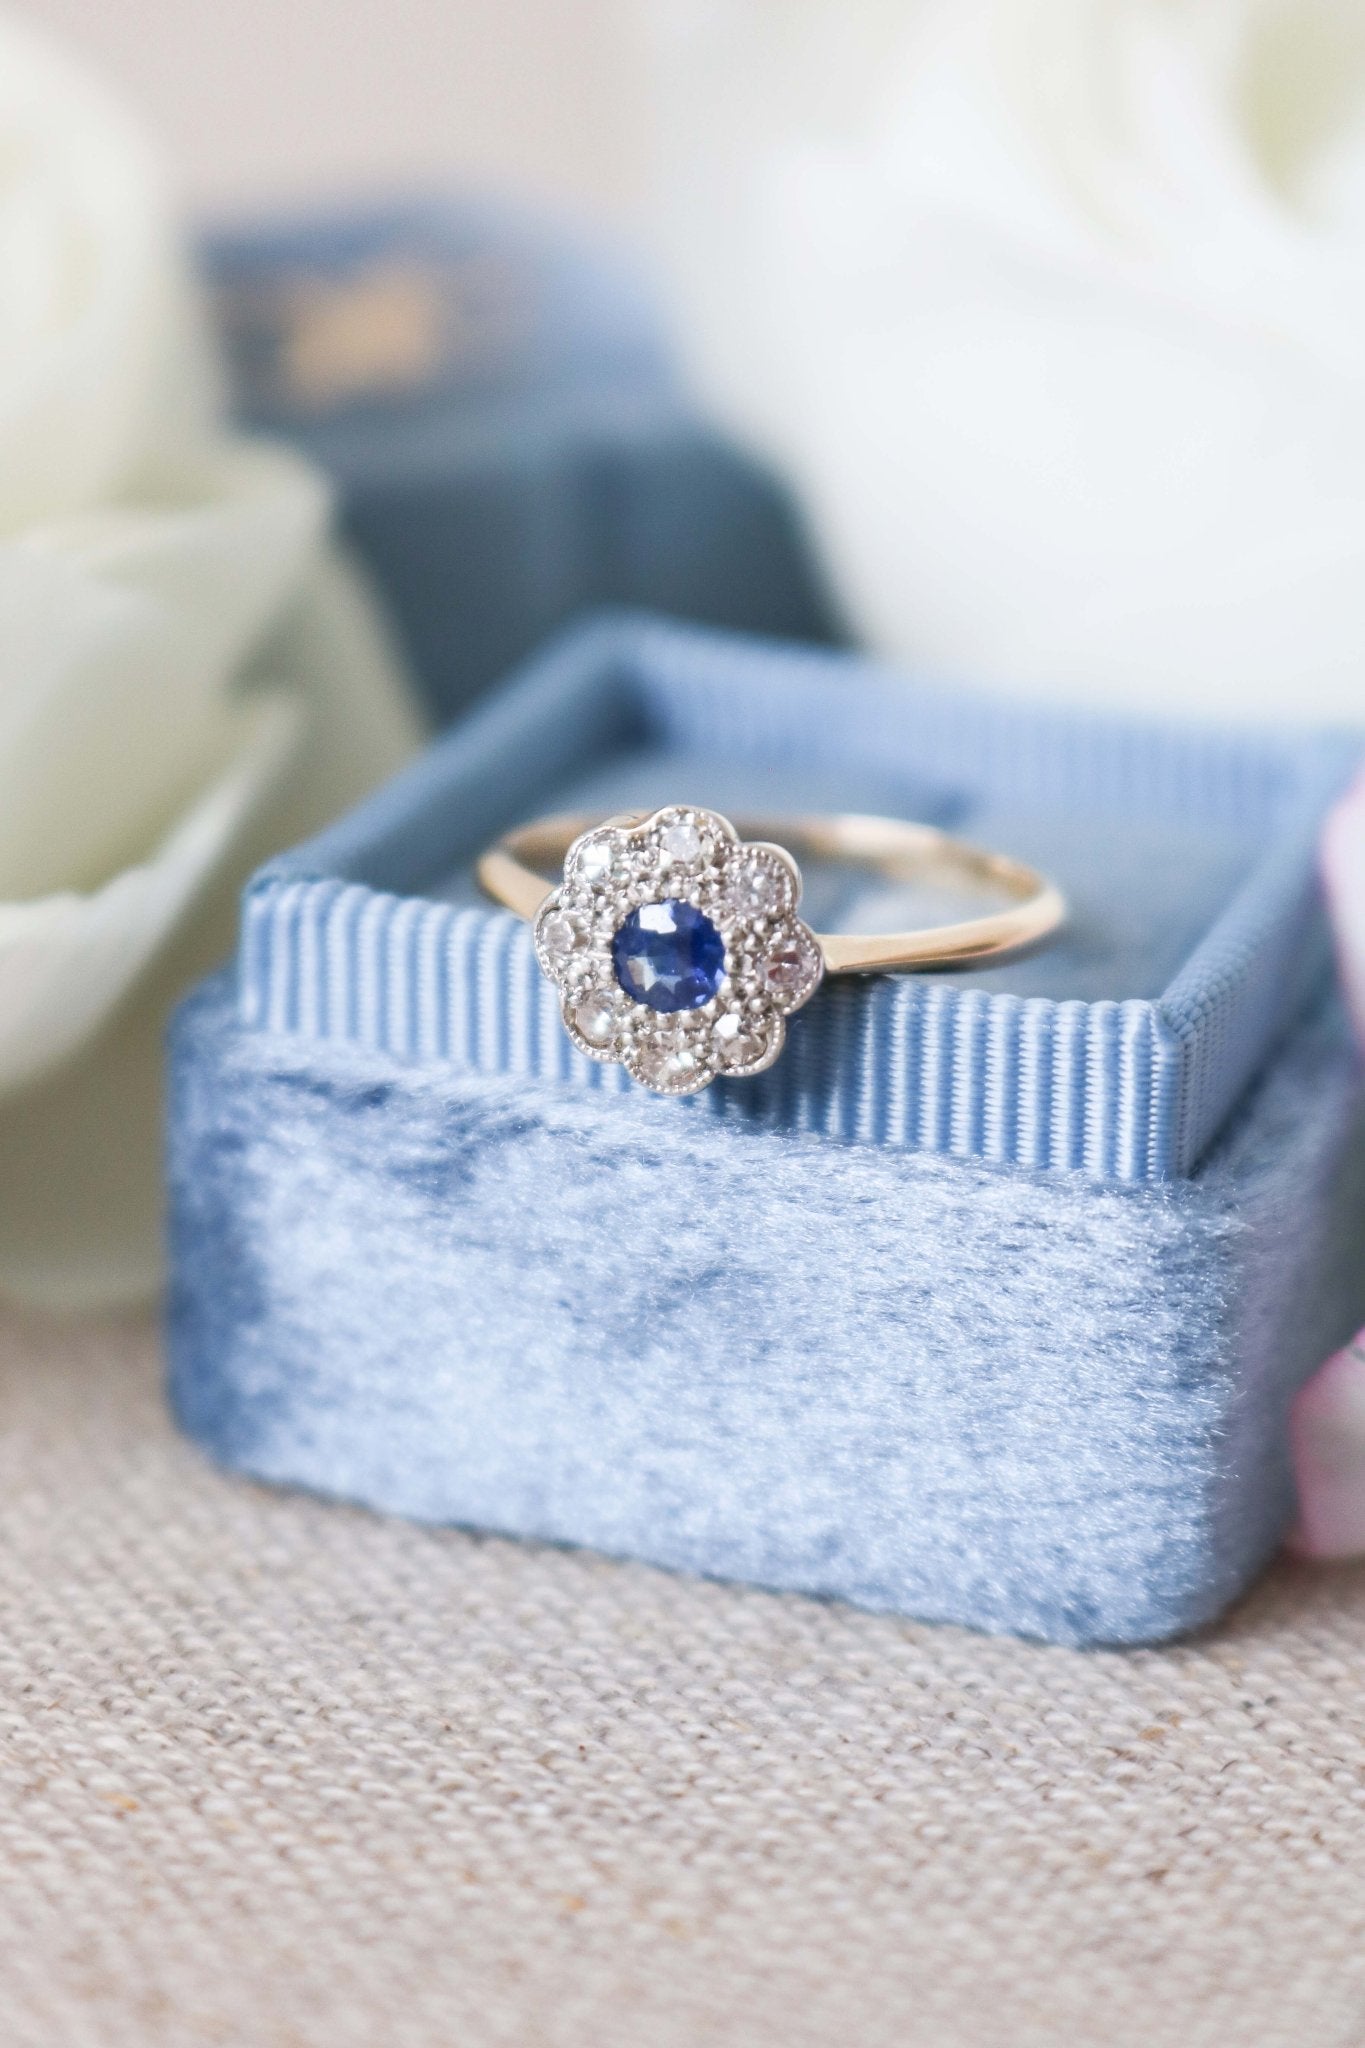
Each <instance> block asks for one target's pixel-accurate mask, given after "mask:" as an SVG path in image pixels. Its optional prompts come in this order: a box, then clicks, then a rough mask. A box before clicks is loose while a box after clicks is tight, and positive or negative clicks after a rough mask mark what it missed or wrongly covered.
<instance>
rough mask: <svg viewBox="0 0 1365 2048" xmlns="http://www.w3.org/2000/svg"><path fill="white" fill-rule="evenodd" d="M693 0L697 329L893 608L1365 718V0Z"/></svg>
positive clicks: (1061, 685) (898, 622)
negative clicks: (731, 80)
mask: <svg viewBox="0 0 1365 2048" xmlns="http://www.w3.org/2000/svg"><path fill="white" fill-rule="evenodd" d="M658 7H659V9H661V10H662V11H663V12H664V13H665V14H666V15H667V16H669V17H671V18H673V19H674V20H675V23H676V20H677V19H678V18H679V17H681V18H682V19H683V20H685V21H686V22H687V23H689V24H690V30H691V33H690V35H689V36H688V37H685V38H684V39H683V47H682V58H683V59H685V61H682V60H680V59H679V56H678V48H679V46H678V44H677V42H676V41H675V42H674V43H673V44H671V45H670V48H669V55H670V59H671V61H668V62H665V63H662V64H661V65H660V66H659V76H660V80H661V86H660V91H661V95H662V97H663V99H664V100H665V102H666V103H667V105H668V107H669V109H670V132H671V136H672V158H673V172H672V177H671V179H670V181H669V182H668V187H667V191H666V194H665V199H664V202H663V205H662V208H661V213H660V241H661V243H662V244H663V245H664V246H665V248H666V250H667V252H668V253H669V256H670V261H671V267H672V273H673V276H674V280H675V287H676V292H675V296H676V299H677V303H678V307H679V311H680V314H681V317H682V320H683V324H684V326H685V329H686V331H687V334H688V336H689V345H690V352H691V356H692V360H693V362H694V365H695V366H696V369H697V373H698V375H699V378H700V379H701V381H702V382H703V384H704V385H705V387H706V389H707V390H708V391H709V392H710V393H711V394H712V397H713V399H714V401H715V402H716V403H717V405H718V406H719V407H720V408H721V409H722V410H723V411H724V412H725V413H726V414H727V416H728V417H729V418H730V420H731V421H732V423H733V424H735V425H736V426H737V427H738V429H739V430H740V431H741V432H742V433H743V434H744V435H745V436H746V437H747V438H749V439H751V440H753V441H756V442H757V443H759V444H760V445H761V446H763V447H764V448H765V449H766V450H767V451H768V452H769V453H770V454H771V455H772V456H773V457H775V459H776V460H777V461H778V462H779V463H780V464H781V465H782V466H783V467H784V468H785V469H786V471H787V472H788V474H789V475H790V476H791V478H792V479H793V481H794V482H795V483H796V485H797V486H798V488H799V490H800V492H801V495H802V497H803V500H804V503H805V505H806V507H807V509H808V512H809V515H810V518H811V521H812V525H813V527H814V530H815V532H816V534H817V537H818V539H819V540H820V542H821V544H822V546H823V549H824V552H825V555H826V558H827V560H828V562H829V564H830V566H831V569H832V571H833V575H834V581H835V584H836V587H837V589H838V591H839V592H840V593H841V595H842V597H843V599H844V602H845V605H846V608H847V610H848V613H849V615H850V617H851V619H852V621H853V623H854V624H855V626H856V627H857V628H858V629H859V631H860V632H861V634H862V635H863V637H864V638H865V639H866V640H867V641H868V642H870V643H871V644H873V645H874V646H876V647H877V648H879V649H880V650H882V651H884V652H886V653H887V654H889V655H890V656H892V657H893V658H895V659H896V660H898V661H901V662H905V663H910V664H914V665H916V666H927V667H931V668H934V669H937V670H939V671H944V672H948V673H955V674H959V675H964V676H970V677H972V678H975V679H979V680H982V681H987V682H991V683H994V684H995V685H996V686H997V687H1000V688H1002V689H1018V688H1023V689H1027V690H1029V691H1031V692H1045V693H1056V694H1060V695H1065V696H1067V697H1070V698H1073V699H1090V698H1108V699H1110V700H1124V701H1129V702H1133V703H1141V704H1144V705H1160V706H1162V707H1164V708H1166V709H1168V710H1170V711H1171V712H1173V713H1192V714H1200V713H1218V714H1224V715H1228V716H1247V717H1265V716H1267V715H1277V714H1292V715H1294V716H1297V717H1313V716H1318V717H1336V716H1353V715H1358V714H1359V711H1360V708H1361V705H1362V702H1365V698H1363V697H1362V685H1361V680H1360V679H1361V676H1362V674H1363V673H1365V608H1362V606H1361V603H1360V595H1359V593H1360V588H1361V583H1362V577H1365V200H1362V199H1361V194H1362V193H1365V14H1363V13H1362V11H1361V10H1360V9H1359V8H1350V7H1343V6H1333V5H1321V6H1319V5H1309V6H1305V5H1303V4H1294V5H1291V4H1288V0H1217V4H1215V0H1181V4H1177V5H1172V4H1169V0H1087V4H1083V5H1078V4H1076V0H931V4H925V5H923V6H920V7H915V8H909V9H907V8H904V7H901V8H893V7H888V6H887V5H885V4H883V0H794V4H793V5H791V6H789V7H786V8H779V7H776V6H772V5H769V4H768V0H734V4H733V6H726V7H715V6H712V5H710V4H709V0H658ZM841 36H843V37H845V38H846V39H847V41H848V45H849V48H850V49H854V48H859V41H858V39H859V37H861V45H860V53H859V55H858V59H857V62H856V63H854V64H852V67H851V68H850V65H849V64H848V63H845V64H844V66H843V68H842V69H841V68H840V66H839V64H837V63H835V62H834V61H833V58H832V54H831V53H832V51H833V50H834V48H835V46H836V45H837V44H838V42H839V40H840V37H841ZM740 66H742V70H743V76H744V77H745V79H746V80H747V81H748V84H749V87H750V90H749V93H748V96H747V100H748V103H747V104H746V106H744V107H740V106H738V105H737V104H735V103H734V101H733V98H732V97H731V96H727V94H726V92H725V90H724V86H723V84H722V83H720V81H723V80H724V79H725V77H726V76H727V74H729V73H733V72H734V71H735V70H736V69H737V68H739V67H740ZM1352 195H1354V197H1353V196H1352Z"/></svg>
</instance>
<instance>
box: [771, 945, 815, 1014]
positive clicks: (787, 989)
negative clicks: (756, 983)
mask: <svg viewBox="0 0 1365 2048" xmlns="http://www.w3.org/2000/svg"><path fill="white" fill-rule="evenodd" d="M762 972H763V985H764V987H765V988H766V989H768V990H769V992H770V993H771V994H772V995H775V996H777V997H779V998H780V999H782V1000H785V1001H788V1002H790V1001H791V1000H792V998H793V997H796V996H802V995H804V994H805V993H806V992H807V990H809V989H811V988H813V987H814V985H815V981H816V977H817V975H818V973H819V969H818V967H817V965H816V962H815V960H814V958H813V957H812V955H811V954H810V953H809V952H808V951H807V949H806V948H805V946H803V945H802V944H801V943H800V942H799V941H798V940H796V939H788V940H786V941H785V942H784V943H783V944H782V945H780V946H779V947H778V948H777V950H776V951H775V952H773V953H770V954H769V955H768V957H767V959H766V960H765V961H764V962H763V970H762Z"/></svg>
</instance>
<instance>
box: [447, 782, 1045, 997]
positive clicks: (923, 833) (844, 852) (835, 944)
mask: <svg viewBox="0 0 1365 2048" xmlns="http://www.w3.org/2000/svg"><path fill="white" fill-rule="evenodd" d="M648 815H649V814H648V813H647V812H644V811H639V812H628V813H624V814H622V815H620V816H617V817H613V818H610V819H604V818H599V817H590V816H578V815H569V814H565V815H561V816H556V817H548V818H539V819H537V820H536V821H535V822H534V823H532V824H529V825H520V826H518V827H517V828H516V829H515V830H514V831H511V832H508V833H506V834H504V836H503V837H502V838H501V839H500V840H499V841H498V842H497V844H496V845H495V846H492V847H490V848H489V850H488V852H487V853H485V854H484V855H483V857H482V859H481V860H480V861H479V864H478V878H479V882H480V885H481V886H482V888H483V889H484V891H485V892H486V894H488V895H489V896H491V897H492V899H493V900H494V902H495V903H501V904H503V905H504V906H505V908H507V909H508V910H513V911H515V912H516V913H517V915H518V916H519V917H524V918H528V919H534V918H535V916H536V914H537V913H538V911H539V910H540V909H541V907H542V905H543V904H544V903H545V900H546V898H547V897H548V896H549V895H550V894H551V893H552V892H553V890H554V889H555V886H556V884H555V881H554V880H553V879H551V878H550V877H549V876H547V874H546V873H545V872H544V870H545V869H546V868H547V867H558V866H560V865H562V863H563V860H564V856H565V855H566V853H567V852H568V850H569V848H570V847H571V846H572V845H573V843H574V841H575V840H577V839H578V838H580V837H581V835H582V834H584V833H586V832H590V831H592V830H593V829H594V828H596V827H597V826H599V825H603V824H610V825H621V826H630V825H635V824H637V823H638V822H639V821H640V820H641V819H643V818H645V817H647V816H648ZM734 825H735V829H736V830H737V831H738V832H739V834H740V836H741V837H742V838H743V839H745V840H756V841H759V842H767V843H770V844H772V845H774V846H776V847H778V848H781V849H782V850H784V851H785V852H787V853H788V854H791V855H795V856H797V857H798V858H799V857H801V856H803V855H804V856H805V857H806V858H808V859H812V860H818V861H840V862H845V863H849V864H852V865H855V866H859V867H867V868H871V869H873V870H874V871H875V872H876V873H878V874H880V875H884V876H886V877H888V878H889V879H892V880H897V881H915V882H924V881H928V880H933V879H943V880H951V881H954V882H958V883H964V882H965V883H966V884H968V885H969V886H971V887H973V888H977V889H989V890H991V891H994V892H997V893H999V894H1002V895H1004V896H1006V897H1008V898H1009V899H1010V902H1009V905H1008V907H1007V908H1006V909H1004V910H998V911H992V912H990V913H988V914H986V915H984V916H981V917H973V918H967V919H964V920H963V921H961V922H959V923H954V924H942V925H929V926H925V927H923V928H922V929H920V930H916V931H902V932H877V933H864V932H817V933H816V934H815V938H816V941H817V943H818V945H819V947H820V951H821V954H822V956H823V959H824V966H825V972H826V973H827V974H872V973H877V972H884V971H886V970H888V969H892V968H898V967H917V968H933V967H960V966H965V965H967V964H969V963H971V962H973V961H978V960H992V959H998V958H999V957H1000V956H1001V955H1003V954H1007V953H1014V952H1017V951H1019V950H1020V949H1021V948H1023V947H1025V946H1032V945H1036V944H1037V943H1038V941H1039V940H1040V939H1045V938H1047V937H1048V936H1049V934H1050V933H1052V932H1054V931H1056V930H1057V929H1058V927H1059V926H1060V925H1061V924H1062V923H1063V922H1064V921H1065V918H1066V901H1065V898H1064V897H1063V896H1062V894H1061V892H1060V891H1059V890H1058V889H1056V888H1055V887H1054V886H1053V884H1052V883H1051V882H1049V881H1048V880H1047V879H1046V877H1045V876H1043V875H1040V874H1039V873H1038V872H1037V870H1036V869H1034V868H1031V867H1027V866H1025V864H1024V863H1023V862H1022V861H1017V860H1014V859H1012V858H1011V857H1010V856H1009V855H1008V854H1001V853H991V852H987V851H985V850H984V849H983V848H981V847H977V846H971V845H969V844H968V843H967V842H966V841H965V840H961V839H954V838H952V837H951V836H950V835H949V834H948V833H946V832H940V831H938V830H937V829H936V828H935V827H934V826H932V825H914V824H907V823H905V822H903V821H901V820H899V819H895V818H874V817H863V816H859V815H857V814H855V813H844V814H837V815H833V816H828V817H793V818H737V819H736V820H734Z"/></svg>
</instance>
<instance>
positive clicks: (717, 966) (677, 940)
mask: <svg viewBox="0 0 1365 2048" xmlns="http://www.w3.org/2000/svg"><path fill="white" fill-rule="evenodd" d="M611 958H612V964H613V966H614V967H615V969H616V979H617V980H618V981H619V982H620V984H621V986H622V988H623V989H624V990H625V992H626V994H627V995H628V996H630V997H632V998H633V999H634V1001H635V1002H637V1003H647V1004H648V1005H649V1007H650V1009H651V1010H699V1009H700V1008H701V1006H702V1004H703V1003H709V1002H710V1000H711V998H712V996H713V995H714V994H715V993H716V990H717V989H718V988H719V987H720V985H721V982H722V981H723V980H724V979H725V942H724V941H723V939H722V938H721V935H720V933H719V932H718V931H717V930H716V928H715V926H714V925H713V924H712V922H711V920H710V918H709V917H703V916H702V914H701V912H700V911H699V910H697V909H695V908H694V906H693V905H692V904H690V903H679V902H678V901H677V899H676V898H675V897H672V896H670V897H668V898H666V900H665V901H664V902H662V903H642V904H641V905H640V908H639V909H638V910H633V911H632V912H631V914H630V916H629V917H628V918H627V919H626V921H625V923H624V924H623V925H622V926H621V929H620V931H619V932H617V934H616V937H615V938H614V939H613V940H612V942H611Z"/></svg>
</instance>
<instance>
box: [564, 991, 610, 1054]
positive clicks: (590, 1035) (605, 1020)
mask: <svg viewBox="0 0 1365 2048" xmlns="http://www.w3.org/2000/svg"><path fill="white" fill-rule="evenodd" d="M572 1015H573V1021H574V1029H575V1030H576V1031H577V1032H578V1034H579V1036H580V1038H586V1039H587V1041H588V1044H589V1045H610V1043H611V1041H612V1039H613V1038H614V1037H615V1035H616V1011H615V1009H614V1008H613V1006H612V1004H611V1001H610V999H609V998H608V997H607V996H584V997H583V999H582V1001H581V1002H577V1003H575V1004H574V1007H573V1011H572Z"/></svg>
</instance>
